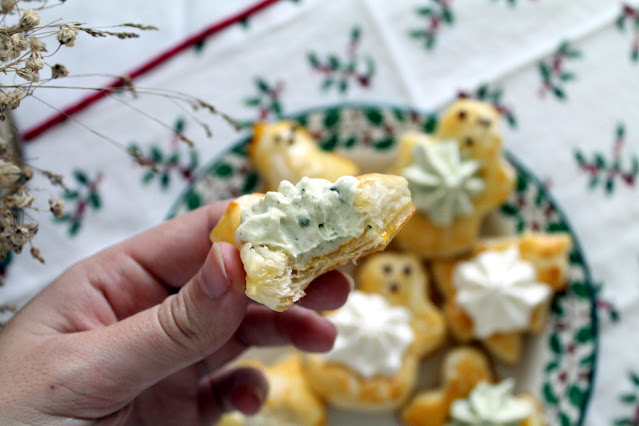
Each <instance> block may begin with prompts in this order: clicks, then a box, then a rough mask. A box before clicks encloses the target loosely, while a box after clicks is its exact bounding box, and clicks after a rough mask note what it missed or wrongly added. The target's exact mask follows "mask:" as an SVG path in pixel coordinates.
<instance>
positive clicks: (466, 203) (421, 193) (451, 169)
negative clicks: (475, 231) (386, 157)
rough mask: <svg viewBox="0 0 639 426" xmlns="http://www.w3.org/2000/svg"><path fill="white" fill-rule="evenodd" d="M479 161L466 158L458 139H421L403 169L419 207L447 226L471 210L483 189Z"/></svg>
mask: <svg viewBox="0 0 639 426" xmlns="http://www.w3.org/2000/svg"><path fill="white" fill-rule="evenodd" d="M479 167H480V164H479V162H478V161H475V160H471V159H467V158H464V157H463V156H462V152H461V151H460V149H459V146H458V145H457V143H456V142H455V141H442V142H437V143H432V144H426V143H420V144H418V145H416V146H415V148H414V150H413V164H412V165H411V166H409V167H407V168H405V169H404V170H402V171H401V175H402V176H403V177H405V178H406V180H407V181H408V189H410V192H411V196H412V197H413V203H414V204H415V206H416V207H417V210H418V211H419V212H420V213H422V214H424V215H426V216H428V218H429V219H430V220H431V221H432V222H433V223H435V224H437V225H440V226H448V225H450V224H451V223H453V220H455V218H456V217H458V216H466V215H469V214H471V213H472V211H473V204H472V201H471V200H472V199H473V198H475V197H476V196H477V195H479V194H480V193H481V192H482V191H483V190H484V186H485V185H484V181H483V180H482V179H481V178H480V177H479V176H477V171H478V170H479Z"/></svg>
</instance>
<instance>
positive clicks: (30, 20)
mask: <svg viewBox="0 0 639 426" xmlns="http://www.w3.org/2000/svg"><path fill="white" fill-rule="evenodd" d="M37 25H40V15H38V13H37V12H36V11H35V10H33V9H25V10H24V12H23V13H22V18H20V26H21V27H23V28H32V27H35V26H37Z"/></svg>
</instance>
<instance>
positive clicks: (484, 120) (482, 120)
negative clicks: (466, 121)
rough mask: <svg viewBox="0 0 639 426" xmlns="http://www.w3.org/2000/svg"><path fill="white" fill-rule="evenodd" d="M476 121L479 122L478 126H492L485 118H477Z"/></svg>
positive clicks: (489, 120) (488, 119)
mask: <svg viewBox="0 0 639 426" xmlns="http://www.w3.org/2000/svg"><path fill="white" fill-rule="evenodd" d="M477 121H479V124H480V125H481V126H483V127H490V125H491V124H493V122H492V120H491V119H490V118H485V117H479V119H478V120H477Z"/></svg>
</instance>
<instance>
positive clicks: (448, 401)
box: [401, 347, 545, 426]
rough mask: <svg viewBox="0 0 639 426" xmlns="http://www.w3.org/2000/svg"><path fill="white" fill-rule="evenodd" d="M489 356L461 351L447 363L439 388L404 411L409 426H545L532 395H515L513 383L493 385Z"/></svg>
mask: <svg viewBox="0 0 639 426" xmlns="http://www.w3.org/2000/svg"><path fill="white" fill-rule="evenodd" d="M494 379H495V378H494V376H493V373H492V371H491V369H490V366H489V364H488V359H487V358H486V356H485V355H484V354H483V353H482V352H480V351H478V350H477V349H474V348H470V347H459V348H456V349H453V350H452V351H450V352H449V353H448V354H446V358H445V359H444V363H443V366H442V381H443V383H442V385H441V387H440V388H437V389H432V390H428V391H422V392H420V393H418V394H417V395H416V396H415V397H414V398H413V400H412V401H411V402H410V403H409V404H408V405H407V406H406V407H405V408H404V409H403V410H402V412H401V416H402V420H403V422H404V424H406V425H407V426H444V425H447V426H476V425H489V424H490V425H496V426H513V425H517V426H543V425H545V421H544V416H543V412H542V407H541V404H540V403H539V401H538V400H537V399H536V398H535V397H533V396H532V395H530V394H526V393H524V394H518V395H513V394H512V390H513V385H514V382H513V380H512V379H507V380H505V381H503V382H501V383H498V384H494V383H493V382H494Z"/></svg>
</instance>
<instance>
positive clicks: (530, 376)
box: [170, 105, 597, 426]
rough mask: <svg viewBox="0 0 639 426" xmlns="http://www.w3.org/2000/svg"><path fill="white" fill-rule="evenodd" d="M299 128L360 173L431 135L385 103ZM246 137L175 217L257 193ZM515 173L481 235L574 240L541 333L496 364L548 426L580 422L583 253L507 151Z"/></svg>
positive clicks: (588, 355) (591, 318)
mask: <svg viewBox="0 0 639 426" xmlns="http://www.w3.org/2000/svg"><path fill="white" fill-rule="evenodd" d="M289 118H291V119H293V120H296V121H298V122H299V123H300V124H302V125H304V126H306V127H307V128H308V129H309V131H310V132H311V133H312V134H313V135H314V136H315V138H316V140H317V141H318V143H319V144H320V145H321V147H322V148H323V149H325V150H329V151H332V150H338V151H340V152H341V153H343V154H344V155H346V156H348V157H350V158H351V159H353V160H355V161H356V162H358V163H359V164H360V166H361V167H362V169H363V171H364V172H371V171H377V172H384V171H385V170H386V168H387V167H388V166H389V165H390V164H392V162H393V160H394V159H395V155H396V143H395V142H396V139H397V136H399V135H400V134H401V133H402V132H404V131H406V130H421V131H425V132H427V133H430V132H432V131H433V130H434V128H435V126H436V124H437V116H436V115H435V114H424V113H421V112H419V111H415V110H413V109H409V108H403V107H395V106H388V105H340V106H335V107H325V108H317V109H314V110H310V111H305V112H302V113H299V114H295V115H292V116H290V117H289ZM248 141H249V140H248V139H243V140H241V141H239V142H238V143H237V144H236V145H234V146H233V147H232V148H231V149H230V150H229V151H228V152H226V153H224V154H223V155H221V156H220V157H219V158H217V159H216V160H215V161H213V162H211V163H210V164H209V165H208V166H206V167H205V168H204V169H203V170H202V172H200V174H199V175H198V177H197V179H195V181H194V182H193V184H192V185H191V186H190V187H189V188H188V189H187V190H186V191H185V192H184V193H183V194H182V196H181V197H180V198H179V200H178V201H177V203H176V204H175V205H174V207H173V208H172V209H171V212H170V215H171V216H175V215H179V214H182V213H184V212H187V211H189V210H192V209H194V208H197V207H199V206H201V205H203V204H205V203H211V202H214V201H218V200H222V199H226V198H230V197H237V196H239V195H242V194H246V193H251V192H256V191H258V192H259V191H260V190H261V183H260V178H259V176H258V175H257V173H256V172H255V170H253V169H252V168H251V166H250V164H249V162H248V160H247V158H246V146H247V143H248ZM508 159H509V160H510V162H511V163H512V164H513V166H514V167H515V168H516V170H517V185H516V191H515V192H514V194H513V195H512V197H511V198H510V200H508V202H507V203H505V204H504V205H503V206H501V208H500V209H499V210H498V211H496V212H495V213H494V214H492V215H491V216H490V217H489V219H488V220H487V223H486V226H485V229H484V232H486V233H488V234H491V235H495V234H515V233H520V232H522V231H524V230H527V229H531V230H540V231H547V232H560V231H561V232H564V231H567V232H570V233H571V235H572V238H573V240H574V242H575V244H574V249H573V251H572V253H571V256H570V265H571V267H570V273H569V280H570V286H569V288H568V290H567V291H566V292H565V293H564V294H561V295H559V296H558V297H556V298H555V300H554V302H553V305H552V315H551V317H550V319H549V321H548V324H547V327H546V329H545V331H544V332H543V333H542V334H540V335H538V336H534V337H531V338H529V339H528V341H527V342H526V346H525V350H524V353H525V355H524V357H523V359H522V362H521V363H520V364H519V366H518V367H517V368H516V369H511V370H506V369H503V368H502V369H500V371H499V372H500V373H501V374H503V375H506V374H507V375H512V376H515V378H516V379H517V382H518V388H519V389H521V390H527V391H529V392H532V393H533V394H535V395H537V396H538V397H539V399H540V400H541V401H542V403H543V404H544V407H545V411H546V414H547V417H548V422H549V424H551V425H562V426H564V425H579V424H581V423H582V421H583V418H584V415H585V412H586V408H587V406H588V400H589V398H590V394H591V391H592V387H593V378H594V371H595V366H596V359H597V317H596V311H595V304H594V290H593V286H592V283H591V280H590V273H589V271H588V267H587V265H586V262H585V259H584V256H583V253H582V251H581V248H580V246H579V243H578V241H577V239H576V236H575V235H574V233H573V232H572V231H571V228H570V225H569V223H568V220H567V218H566V217H565V216H564V214H563V213H562V212H561V210H560V209H559V208H558V206H557V204H556V203H555V202H554V201H553V199H552V198H551V197H550V195H549V194H548V192H547V190H546V189H545V188H544V186H543V185H542V184H541V182H540V181H539V180H538V179H537V178H535V176H534V175H533V174H532V173H531V172H530V171H528V170H527V169H526V168H525V167H524V166H523V165H522V164H521V163H520V162H519V161H518V160H516V159H515V158H513V156H512V155H509V156H508ZM438 362H439V360H438V359H437V357H435V358H434V359H431V360H429V361H426V362H425V364H424V366H423V367H422V373H421V375H422V376H423V377H420V384H421V386H426V387H428V386H429V385H430V386H432V385H434V384H435V382H436V381H437V376H438V373H439V372H438V368H437V365H438ZM329 422H330V423H331V424H367V425H369V426H372V425H375V424H380V425H389V424H394V423H397V419H396V418H394V417H392V416H388V417H384V416H379V415H362V414H356V413H348V412H342V411H339V410H331V411H330V414H329Z"/></svg>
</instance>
